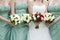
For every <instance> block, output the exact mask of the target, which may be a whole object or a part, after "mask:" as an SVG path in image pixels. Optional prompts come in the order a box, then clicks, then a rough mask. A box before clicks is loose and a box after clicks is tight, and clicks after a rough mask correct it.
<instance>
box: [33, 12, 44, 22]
mask: <svg viewBox="0 0 60 40" xmlns="http://www.w3.org/2000/svg"><path fill="white" fill-rule="evenodd" d="M43 19H44V16H43V15H42V14H41V13H39V12H37V13H35V14H33V16H32V20H33V21H35V22H40V21H42V20H43Z"/></svg>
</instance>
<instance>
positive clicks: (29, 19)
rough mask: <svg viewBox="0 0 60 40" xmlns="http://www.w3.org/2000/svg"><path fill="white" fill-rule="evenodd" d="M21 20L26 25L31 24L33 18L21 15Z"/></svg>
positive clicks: (28, 15)
mask: <svg viewBox="0 0 60 40" xmlns="http://www.w3.org/2000/svg"><path fill="white" fill-rule="evenodd" d="M21 20H22V22H24V23H29V22H30V21H31V20H32V17H31V15H30V14H22V15H21Z"/></svg>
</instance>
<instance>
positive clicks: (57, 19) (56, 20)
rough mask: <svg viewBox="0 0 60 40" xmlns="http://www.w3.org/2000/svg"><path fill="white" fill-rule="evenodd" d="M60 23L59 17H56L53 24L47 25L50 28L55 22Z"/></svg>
mask: <svg viewBox="0 0 60 40" xmlns="http://www.w3.org/2000/svg"><path fill="white" fill-rule="evenodd" d="M58 21H60V16H58V17H57V18H56V19H55V20H54V22H53V23H51V24H49V26H52V25H54V24H55V23H56V22H58Z"/></svg>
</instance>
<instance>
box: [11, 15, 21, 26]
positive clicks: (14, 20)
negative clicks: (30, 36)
mask: <svg viewBox="0 0 60 40" xmlns="http://www.w3.org/2000/svg"><path fill="white" fill-rule="evenodd" d="M10 21H11V23H14V24H15V25H17V24H19V23H21V20H20V16H19V15H17V14H13V15H10Z"/></svg>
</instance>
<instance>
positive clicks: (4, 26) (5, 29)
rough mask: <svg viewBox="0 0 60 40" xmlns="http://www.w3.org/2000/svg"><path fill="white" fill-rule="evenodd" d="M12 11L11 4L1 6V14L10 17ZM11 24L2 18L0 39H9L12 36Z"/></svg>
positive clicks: (0, 21)
mask: <svg viewBox="0 0 60 40" xmlns="http://www.w3.org/2000/svg"><path fill="white" fill-rule="evenodd" d="M9 11H10V6H9V5H8V6H0V16H2V17H4V18H6V19H9V17H8V13H9ZM9 26H10V25H9V24H8V23H6V22H4V21H2V20H0V40H8V39H9V36H10V33H9V31H10V27H9Z"/></svg>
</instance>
